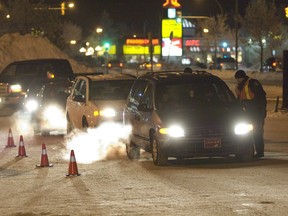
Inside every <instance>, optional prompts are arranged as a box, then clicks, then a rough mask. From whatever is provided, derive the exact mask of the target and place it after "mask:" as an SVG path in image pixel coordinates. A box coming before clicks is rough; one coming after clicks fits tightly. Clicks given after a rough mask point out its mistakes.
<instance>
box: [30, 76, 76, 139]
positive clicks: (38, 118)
mask: <svg viewBox="0 0 288 216" xmlns="http://www.w3.org/2000/svg"><path fill="white" fill-rule="evenodd" d="M72 85H73V82H71V81H68V80H61V79H60V80H53V81H48V82H46V83H45V84H43V85H42V87H41V89H40V91H39V92H38V93H37V94H36V97H35V98H34V99H32V98H30V99H29V101H27V103H26V108H27V110H28V111H29V113H30V114H31V124H32V126H33V130H34V133H35V134H37V133H40V134H42V135H48V134H49V133H50V132H51V131H65V132H66V126H67V123H66V116H65V108H66V100H67V97H68V96H69V94H70V90H71V87H72Z"/></svg>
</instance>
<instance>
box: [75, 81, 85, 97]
mask: <svg viewBox="0 0 288 216" xmlns="http://www.w3.org/2000/svg"><path fill="white" fill-rule="evenodd" d="M83 86H85V90H86V84H85V81H84V80H77V83H76V86H75V89H74V91H73V95H72V96H73V98H74V97H75V96H77V95H82V97H83V98H85V96H86V91H84V88H83ZM83 93H84V94H83Z"/></svg>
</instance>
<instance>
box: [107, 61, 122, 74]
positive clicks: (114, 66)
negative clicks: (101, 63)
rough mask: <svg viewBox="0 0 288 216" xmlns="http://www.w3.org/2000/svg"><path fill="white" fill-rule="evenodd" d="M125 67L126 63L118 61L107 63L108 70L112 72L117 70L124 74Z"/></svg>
mask: <svg viewBox="0 0 288 216" xmlns="http://www.w3.org/2000/svg"><path fill="white" fill-rule="evenodd" d="M123 67H124V63H123V62H122V61H120V60H118V59H112V60H108V61H107V63H106V69H107V70H109V69H112V70H117V71H120V72H122V69H123Z"/></svg>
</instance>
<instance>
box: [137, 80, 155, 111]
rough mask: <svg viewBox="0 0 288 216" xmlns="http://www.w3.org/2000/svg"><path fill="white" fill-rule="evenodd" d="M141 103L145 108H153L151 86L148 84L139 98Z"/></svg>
mask: <svg viewBox="0 0 288 216" xmlns="http://www.w3.org/2000/svg"><path fill="white" fill-rule="evenodd" d="M140 103H141V104H145V107H146V108H147V109H153V86H152V84H148V86H147V88H146V90H145V92H144V94H143V97H142V98H141V102H140Z"/></svg>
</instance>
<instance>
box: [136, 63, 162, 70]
mask: <svg viewBox="0 0 288 216" xmlns="http://www.w3.org/2000/svg"><path fill="white" fill-rule="evenodd" d="M139 69H142V70H151V69H152V64H151V62H149V61H147V62H143V63H141V64H140V65H139ZM161 69H162V64H161V63H160V62H153V70H161Z"/></svg>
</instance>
